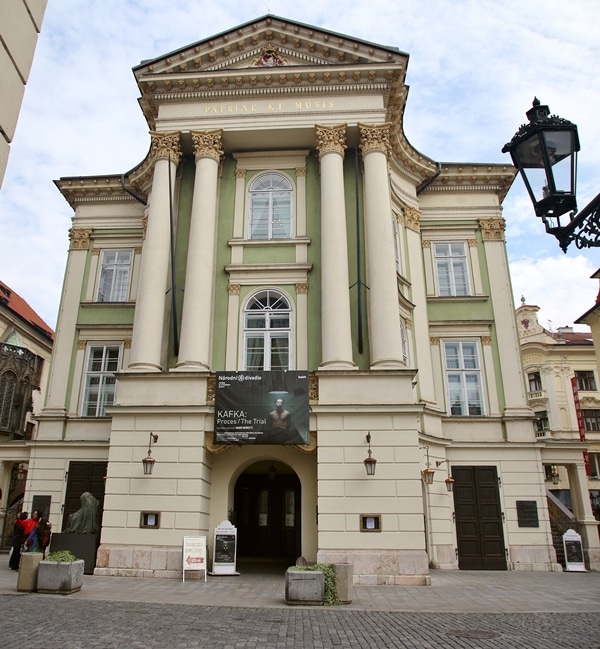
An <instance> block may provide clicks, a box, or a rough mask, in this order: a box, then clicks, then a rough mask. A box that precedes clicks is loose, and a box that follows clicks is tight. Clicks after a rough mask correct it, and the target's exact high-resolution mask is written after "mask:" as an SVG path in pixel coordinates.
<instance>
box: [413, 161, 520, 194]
mask: <svg viewBox="0 0 600 649" xmlns="http://www.w3.org/2000/svg"><path fill="white" fill-rule="evenodd" d="M516 174H517V170H516V169H515V168H514V167H513V166H511V165H504V164H468V165H459V164H447V163H446V164H442V173H441V174H440V176H439V177H438V178H436V179H435V181H434V182H433V183H432V184H431V185H429V187H427V189H425V192H448V191H454V192H494V193H497V194H498V195H499V197H500V202H501V203H502V201H503V200H504V198H505V197H506V194H507V193H508V190H509V189H510V186H511V185H512V183H513V181H514V179H515V176H516Z"/></svg>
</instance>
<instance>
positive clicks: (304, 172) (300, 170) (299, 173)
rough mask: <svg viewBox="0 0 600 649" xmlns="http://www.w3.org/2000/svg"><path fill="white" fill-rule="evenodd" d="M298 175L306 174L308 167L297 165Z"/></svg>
mask: <svg viewBox="0 0 600 649" xmlns="http://www.w3.org/2000/svg"><path fill="white" fill-rule="evenodd" d="M296 176H306V167H296Z"/></svg>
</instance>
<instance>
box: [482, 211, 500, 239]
mask: <svg viewBox="0 0 600 649" xmlns="http://www.w3.org/2000/svg"><path fill="white" fill-rule="evenodd" d="M479 227H480V228H481V234H482V236H483V240H484V241H504V230H505V229H506V221H505V220H504V219H503V218H502V217H500V218H497V219H479Z"/></svg>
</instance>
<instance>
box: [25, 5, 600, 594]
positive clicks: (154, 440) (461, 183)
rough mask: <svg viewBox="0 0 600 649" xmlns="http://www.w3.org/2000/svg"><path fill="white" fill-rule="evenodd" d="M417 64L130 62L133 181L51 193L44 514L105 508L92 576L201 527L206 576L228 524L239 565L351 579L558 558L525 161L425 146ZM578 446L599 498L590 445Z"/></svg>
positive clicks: (36, 450)
mask: <svg viewBox="0 0 600 649" xmlns="http://www.w3.org/2000/svg"><path fill="white" fill-rule="evenodd" d="M407 64H408V55H407V54H405V53H403V52H402V51H400V50H399V49H397V48H395V47H388V46H382V45H377V44H374V43H370V42H365V41H362V40H358V39H354V38H352V37H349V36H345V35H341V34H338V33H334V32H330V31H326V30H324V29H321V28H318V27H313V26H310V25H305V24H301V23H297V22H295V21H292V20H287V19H282V18H279V17H276V16H272V15H268V16H265V17H262V18H259V19H257V20H253V21H251V22H248V23H246V24H243V25H240V26H237V27H234V28H232V29H231V30H229V31H226V32H223V33H220V34H216V35H215V36H212V37H211V38H209V39H206V40H202V41H199V42H197V43H194V44H192V45H189V46H185V47H182V48H181V49H179V50H177V51H174V52H171V53H169V54H166V55H165V56H161V57H159V58H156V59H154V60H149V61H144V62H142V63H141V64H140V65H138V66H137V67H135V68H134V74H135V78H136V80H137V84H138V87H139V92H140V95H141V96H140V99H139V103H140V106H141V109H142V112H143V115H144V117H145V119H146V121H147V123H148V129H149V151H148V154H147V156H146V157H145V158H144V159H143V160H142V161H141V162H140V163H139V165H137V166H136V167H135V168H133V169H132V170H130V171H128V172H126V173H116V174H114V175H105V176H93V177H68V178H61V179H60V180H59V181H57V182H56V184H57V186H58V189H59V190H60V191H61V192H62V194H63V196H64V197H65V199H66V200H67V202H68V203H69V205H70V206H71V207H72V209H73V212H74V213H73V221H72V229H71V230H70V232H69V238H70V249H69V253H68V259H67V266H66V275H65V284H64V290H63V294H62V301H61V305H60V313H59V320H58V325H57V333H56V342H55V347H54V354H53V361H52V366H51V374H50V382H49V388H48V391H47V396H46V400H45V406H44V408H43V411H42V413H41V415H40V417H39V430H38V434H37V436H36V439H35V440H32V441H31V442H30V443H29V445H28V447H27V448H28V453H29V457H28V464H29V471H28V476H27V491H26V493H27V496H26V502H27V503H32V502H33V501H34V499H35V498H38V502H45V503H47V504H48V507H49V512H50V518H51V520H52V521H53V523H54V526H55V529H56V530H61V529H64V527H65V524H66V519H67V516H68V515H69V513H72V512H73V511H74V510H75V509H77V506H78V502H79V496H80V495H81V493H82V492H85V491H90V492H92V493H93V494H94V495H95V496H96V498H97V499H98V500H99V502H100V514H101V528H100V532H99V535H98V549H97V554H96V566H95V572H96V574H102V575H132V576H156V577H181V575H182V540H183V538H184V537H199V536H200V537H202V536H205V537H206V538H207V543H208V555H209V560H210V556H211V553H212V551H213V548H212V544H213V537H214V531H215V528H216V527H217V526H219V525H220V524H221V523H222V522H223V521H227V520H228V521H230V522H231V523H232V525H234V526H235V529H236V530H237V540H236V556H237V561H238V562H243V561H244V560H254V561H259V560H263V561H276V560H277V561H280V560H281V561H282V562H284V563H285V562H287V563H288V564H293V563H294V562H296V560H297V559H298V558H299V557H303V558H304V559H305V560H306V561H308V562H315V561H320V562H329V563H338V562H345V563H347V562H350V563H352V565H353V574H354V580H355V582H357V583H365V584H369V583H371V584H415V585H419V584H426V583H428V580H429V571H430V569H431V568H441V569H497V570H507V569H508V570H548V571H549V570H554V569H557V568H558V564H557V560H556V554H555V550H554V547H553V541H552V535H551V529H550V518H549V510H548V504H547V499H546V492H545V485H544V473H543V462H544V457H543V455H544V453H545V452H546V449H545V447H544V445H543V444H541V443H540V442H539V441H537V442H536V437H535V434H534V427H533V415H532V412H531V410H530V408H529V407H528V405H527V399H526V390H525V382H524V379H523V372H522V369H521V360H520V352H519V336H518V331H517V327H516V323H515V315H514V313H515V309H514V303H513V299H512V295H511V289H510V276H509V269H508V263H507V254H506V247H505V241H504V221H503V218H502V201H503V199H504V197H505V195H506V193H507V191H508V189H509V187H510V185H511V183H512V181H513V179H514V175H515V171H514V169H513V168H512V167H511V166H510V165H508V164H507V165H502V164H487V163H475V164H474V163H464V162H458V163H457V162H450V163H440V162H436V161H434V160H432V159H430V158H428V157H427V156H426V155H425V154H423V153H420V152H419V151H417V150H416V149H415V148H413V147H412V146H411V144H410V143H409V142H408V140H407V138H406V135H405V133H404V130H403V113H404V108H405V102H406V100H407V86H406V85H405V75H406V68H407ZM278 401H279V403H278ZM260 408H262V410H260ZM261 412H262V414H261ZM257 413H258V414H257ZM292 420H293V421H295V422H296V423H295V424H294V423H291V422H292ZM269 422H271V423H269ZM290 431H293V434H292V433H291V432H290ZM561 453H562V456H561V457H562V463H564V464H572V465H573V466H574V467H576V469H577V470H575V471H573V472H572V479H573V482H572V484H573V485H574V487H575V488H581V490H582V493H585V489H586V486H585V472H584V470H583V460H582V448H581V446H580V444H579V442H570V443H569V444H568V445H567V446H566V447H565V448H562V450H561ZM148 457H150V458H151V459H152V460H154V465H153V470H152V473H151V474H145V473H144V466H143V464H142V460H143V459H144V458H148ZM369 457H370V458H371V459H374V460H376V464H374V463H373V462H371V463H369V462H367V463H365V462H364V460H365V459H366V458H369ZM369 464H371V465H373V464H374V467H375V471H374V474H373V475H368V474H367V470H366V469H367V465H369ZM368 468H372V466H371V467H368ZM432 471H433V479H431V478H430V477H428V474H431V472H432ZM428 480H431V483H429V482H428ZM452 480H453V482H452ZM578 480H579V482H578ZM449 483H450V484H449ZM449 486H450V487H453V490H452V491H449V490H448V487H449ZM40 498H42V499H43V500H42V501H40V500H39V499H40ZM581 507H582V510H581V512H580V516H579V520H580V523H581V526H580V531H581V533H582V535H583V537H584V546H585V550H586V557H588V560H589V561H590V562H591V563H592V564H594V563H595V562H596V563H597V561H598V533H597V528H596V523H595V521H593V516H592V512H591V509H590V507H589V503H587V505H586V503H585V499H583V504H582V505H581Z"/></svg>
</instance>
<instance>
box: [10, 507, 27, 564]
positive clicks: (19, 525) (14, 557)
mask: <svg viewBox="0 0 600 649" xmlns="http://www.w3.org/2000/svg"><path fill="white" fill-rule="evenodd" d="M27 516H29V514H28V513H27V512H21V513H20V514H19V516H18V517H17V520H16V521H15V524H14V526H13V536H12V542H11V544H12V553H11V555H10V559H9V560H8V567H9V568H10V569H11V570H18V569H19V563H20V561H21V546H22V545H23V543H24V542H25V538H26V535H25V527H24V525H23V523H24V522H25V521H26V520H27Z"/></svg>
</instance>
